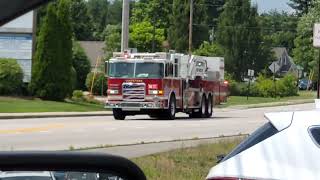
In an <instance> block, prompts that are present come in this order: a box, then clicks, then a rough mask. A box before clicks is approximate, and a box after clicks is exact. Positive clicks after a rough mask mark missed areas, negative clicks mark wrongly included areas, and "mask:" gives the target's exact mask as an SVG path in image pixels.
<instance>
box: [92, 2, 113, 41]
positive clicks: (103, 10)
mask: <svg viewBox="0 0 320 180" xmlns="http://www.w3.org/2000/svg"><path fill="white" fill-rule="evenodd" d="M87 7H88V13H89V16H90V17H91V19H92V23H93V27H94V30H95V32H94V33H93V36H94V37H95V39H99V38H101V37H99V35H100V33H101V32H102V31H103V29H104V28H105V27H106V25H107V14H108V7H109V1H108V0H89V1H88V2H87Z"/></svg>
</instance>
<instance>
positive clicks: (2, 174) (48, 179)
mask: <svg viewBox="0 0 320 180" xmlns="http://www.w3.org/2000/svg"><path fill="white" fill-rule="evenodd" d="M0 180H55V178H54V176H53V173H52V172H49V171H39V172H38V171H0Z"/></svg>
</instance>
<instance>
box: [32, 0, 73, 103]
mask: <svg viewBox="0 0 320 180" xmlns="http://www.w3.org/2000/svg"><path fill="white" fill-rule="evenodd" d="M69 10H70V7H69V3H68V1H67V0H60V1H59V3H58V4H50V5H49V6H48V9H47V15H46V17H45V19H44V22H43V24H42V26H41V28H40V33H39V37H38V43H37V49H36V54H35V58H34V62H33V70H32V80H31V83H30V90H31V92H32V93H33V94H34V95H36V96H38V97H40V98H43V99H48V100H63V99H64V98H65V97H67V96H68V95H70V94H71V91H72V82H71V80H72V77H71V75H72V74H71V72H72V30H71V24H70V14H69Z"/></svg>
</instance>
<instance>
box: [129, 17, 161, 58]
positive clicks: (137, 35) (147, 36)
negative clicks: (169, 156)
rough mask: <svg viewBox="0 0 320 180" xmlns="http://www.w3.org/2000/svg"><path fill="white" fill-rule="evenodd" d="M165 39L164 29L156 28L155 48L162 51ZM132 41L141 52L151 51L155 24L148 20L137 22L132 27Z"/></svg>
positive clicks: (133, 45)
mask: <svg viewBox="0 0 320 180" xmlns="http://www.w3.org/2000/svg"><path fill="white" fill-rule="evenodd" d="M164 40H165V37H164V29H156V30H155V50H156V51H162V47H161V46H162V42H163V41H164ZM130 43H131V44H132V47H136V48H137V49H138V51H140V52H151V51H152V43H153V26H152V24H151V23H150V22H148V21H143V22H141V23H136V24H133V25H131V27H130Z"/></svg>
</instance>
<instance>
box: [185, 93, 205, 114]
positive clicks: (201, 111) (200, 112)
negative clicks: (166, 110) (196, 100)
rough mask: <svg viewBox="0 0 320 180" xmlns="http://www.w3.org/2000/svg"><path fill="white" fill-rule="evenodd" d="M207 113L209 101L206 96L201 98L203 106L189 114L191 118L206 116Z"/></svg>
mask: <svg viewBox="0 0 320 180" xmlns="http://www.w3.org/2000/svg"><path fill="white" fill-rule="evenodd" d="M206 114H207V101H206V98H205V96H203V97H202V99H201V106H200V108H198V109H197V111H196V112H195V111H194V110H193V111H192V112H191V113H190V114H189V117H190V118H205V117H206Z"/></svg>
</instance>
